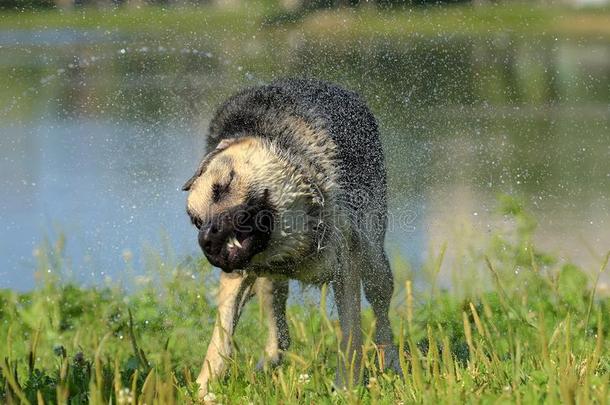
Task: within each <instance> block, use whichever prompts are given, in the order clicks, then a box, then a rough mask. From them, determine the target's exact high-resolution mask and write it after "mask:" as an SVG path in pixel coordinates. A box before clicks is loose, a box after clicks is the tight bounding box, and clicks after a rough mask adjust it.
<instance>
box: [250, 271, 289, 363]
mask: <svg viewBox="0 0 610 405" xmlns="http://www.w3.org/2000/svg"><path fill="white" fill-rule="evenodd" d="M254 289H255V290H256V295H257V296H258V297H259V298H260V300H261V306H262V307H263V310H264V311H265V313H266V315H267V324H268V329H269V336H268V337H267V345H266V346H265V354H264V355H263V357H262V358H261V359H260V361H259V362H258V365H257V368H258V369H259V370H262V369H264V368H265V365H266V364H267V365H269V366H271V367H275V366H277V365H279V364H280V362H281V361H282V356H283V354H284V351H285V350H287V349H288V347H289V346H290V333H289V331H288V322H287V321H286V300H287V299H288V289H289V285H288V280H272V279H269V278H267V277H259V278H258V279H257V280H256V284H255V285H254Z"/></svg>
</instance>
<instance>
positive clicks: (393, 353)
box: [377, 344, 402, 376]
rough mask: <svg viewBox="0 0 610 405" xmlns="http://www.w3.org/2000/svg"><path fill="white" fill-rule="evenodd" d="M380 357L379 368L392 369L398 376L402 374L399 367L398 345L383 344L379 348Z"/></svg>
mask: <svg viewBox="0 0 610 405" xmlns="http://www.w3.org/2000/svg"><path fill="white" fill-rule="evenodd" d="M377 355H378V356H379V357H380V358H378V360H379V364H380V366H381V369H382V370H383V371H384V372H385V371H393V372H394V373H396V374H397V375H399V376H402V368H401V367H400V357H399V356H400V355H399V352H398V347H396V346H395V345H393V344H392V345H384V346H383V347H380V348H379V351H378V354H377Z"/></svg>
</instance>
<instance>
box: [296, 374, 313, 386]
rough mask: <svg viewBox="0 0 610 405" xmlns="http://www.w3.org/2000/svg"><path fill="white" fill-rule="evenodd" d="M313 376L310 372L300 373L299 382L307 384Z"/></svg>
mask: <svg viewBox="0 0 610 405" xmlns="http://www.w3.org/2000/svg"><path fill="white" fill-rule="evenodd" d="M310 379H311V378H310V377H309V374H300V375H299V384H307V383H308V382H309V380H310Z"/></svg>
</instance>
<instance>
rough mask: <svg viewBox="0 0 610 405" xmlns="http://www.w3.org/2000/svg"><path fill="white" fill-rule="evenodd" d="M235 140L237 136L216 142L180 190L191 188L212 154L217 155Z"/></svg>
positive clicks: (211, 157) (212, 156)
mask: <svg viewBox="0 0 610 405" xmlns="http://www.w3.org/2000/svg"><path fill="white" fill-rule="evenodd" d="M236 141H237V138H229V139H223V140H222V141H220V142H219V143H218V145H216V148H215V149H214V150H213V151H211V152H210V153H208V154H207V155H206V156H205V157H204V158H203V160H202V161H201V163H199V167H197V170H196V171H195V174H194V175H193V177H191V178H190V179H188V180H187V181H186V183H184V186H182V191H189V190H190V189H191V187H192V186H193V183H194V182H195V180H197V179H198V178H199V177H200V176H201V175H202V174H203V172H205V169H206V168H207V167H208V165H209V164H210V162H211V161H212V159H213V158H214V156H216V155H218V154H219V153H220V152H222V151H223V150H225V149H227V148H228V147H229V146H231V145H233V144H234V143H235V142H236Z"/></svg>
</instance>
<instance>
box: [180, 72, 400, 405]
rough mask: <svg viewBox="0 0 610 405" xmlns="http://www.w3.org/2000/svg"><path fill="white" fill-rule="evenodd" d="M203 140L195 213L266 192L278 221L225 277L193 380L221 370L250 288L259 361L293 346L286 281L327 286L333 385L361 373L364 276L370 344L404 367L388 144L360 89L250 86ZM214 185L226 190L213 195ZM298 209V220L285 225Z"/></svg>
mask: <svg viewBox="0 0 610 405" xmlns="http://www.w3.org/2000/svg"><path fill="white" fill-rule="evenodd" d="M208 148H209V150H210V151H211V152H210V153H209V154H208V156H207V157H206V158H204V160H203V161H202V163H201V164H200V166H199V168H198V170H197V171H196V173H195V175H194V176H193V178H191V179H190V180H189V181H188V182H187V184H186V185H185V189H186V190H188V191H189V196H188V200H187V210H188V212H189V215H190V216H191V218H192V220H193V222H194V223H196V224H197V223H205V221H207V220H208V218H211V217H213V216H214V215H218V214H219V213H222V212H223V211H225V210H227V209H230V207H232V206H237V205H239V204H243V203H244V201H247V200H248V199H249V198H255V197H256V198H261V196H264V198H265V201H266V203H267V204H269V208H270V209H272V210H273V211H274V212H275V213H276V214H277V218H278V219H277V222H276V223H275V226H274V228H273V232H272V234H271V238H270V241H269V244H268V246H267V247H266V249H265V250H264V251H262V252H260V253H258V254H257V255H255V256H254V257H253V258H252V260H251V262H250V264H249V265H248V267H247V268H246V269H244V270H243V271H238V272H233V273H231V274H227V273H222V274H221V280H220V289H219V296H218V301H219V316H218V321H217V324H216V328H215V330H214V333H213V337H212V341H211V342H210V345H209V347H208V351H207V354H206V359H205V361H204V366H203V368H202V371H201V374H200V376H199V378H198V382H199V383H200V385H201V391H200V394H201V395H202V397H203V396H204V395H205V393H206V392H207V383H208V381H209V379H210V378H213V377H215V376H218V375H220V374H221V373H222V372H223V370H224V368H225V360H224V359H225V358H226V357H227V356H229V355H230V353H231V336H232V334H233V331H234V328H235V326H236V324H237V319H238V318H239V314H240V312H241V309H242V308H243V305H244V304H245V302H246V301H247V300H248V298H249V297H250V296H251V295H253V294H255V293H257V294H260V295H261V298H262V302H263V304H264V305H263V306H264V309H265V311H266V312H267V313H268V315H269V318H268V319H269V331H270V333H269V338H268V343H267V346H266V349H265V357H264V359H262V362H261V364H264V363H265V360H266V361H267V362H269V363H271V364H277V363H278V362H279V361H280V360H281V354H282V352H283V351H284V350H286V349H287V348H288V345H289V343H290V338H289V334H288V327H287V323H286V319H285V305H286V297H287V295H288V282H287V280H288V279H289V278H291V279H298V280H301V281H303V282H306V283H313V284H320V283H324V282H329V283H331V285H332V287H333V290H334V294H335V300H336V302H337V308H338V312H339V318H340V323H341V329H342V337H341V339H342V344H341V349H342V352H343V357H341V358H342V359H343V360H347V361H342V362H340V364H342V365H341V366H340V367H339V370H338V372H337V384H338V385H341V386H345V385H350V384H351V383H353V382H354V381H357V380H358V375H359V373H360V356H361V331H360V288H361V281H362V285H363V287H364V292H365V296H366V298H367V300H368V301H369V302H370V303H371V306H372V308H373V310H374V312H375V315H376V317H377V332H376V343H377V344H378V345H379V347H380V348H383V350H382V351H385V359H386V363H387V364H386V365H387V366H389V367H391V368H393V369H394V370H396V371H400V370H399V368H398V358H397V352H396V348H395V346H394V345H393V342H392V340H393V335H392V330H391V328H390V325H389V319H388V310H389V303H390V299H391V296H392V291H393V279H392V273H391V270H390V267H389V264H388V260H387V257H386V254H385V252H384V248H383V240H384V236H385V228H386V222H387V219H386V180H385V167H384V162H383V152H382V148H381V143H380V140H379V135H378V130H377V123H376V121H375V118H374V117H373V115H372V114H371V113H370V111H369V110H368V108H367V107H366V105H365V104H364V103H363V102H362V100H361V99H360V97H359V96H358V95H357V94H356V93H353V92H350V91H347V90H344V89H342V88H340V87H338V86H336V85H333V84H330V83H325V82H319V81H313V80H294V79H292V80H283V81H277V82H274V83H272V84H270V85H267V86H260V87H255V88H251V89H246V90H244V91H242V92H240V93H238V94H236V95H234V96H233V97H231V98H230V99H229V100H227V101H226V102H225V103H224V104H223V105H222V106H221V107H220V108H219V109H218V111H217V113H216V115H215V117H214V119H213V120H212V122H211V125H210V132H209V135H208ZM227 182H230V183H227ZM225 183H226V184H229V185H228V186H226V189H223V188H222V187H225ZM219 190H220V191H222V192H224V195H223V198H222V199H220V200H219V201H216V197H217V196H218V193H219ZM297 215H300V217H299V218H298V219H299V220H300V221H301V223H300V224H299V225H300V226H298V227H290V224H291V223H293V222H294V220H295V218H296V216H297ZM350 364H351V367H350Z"/></svg>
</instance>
